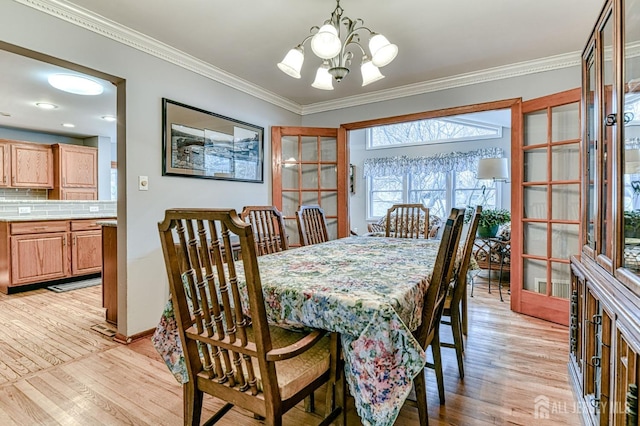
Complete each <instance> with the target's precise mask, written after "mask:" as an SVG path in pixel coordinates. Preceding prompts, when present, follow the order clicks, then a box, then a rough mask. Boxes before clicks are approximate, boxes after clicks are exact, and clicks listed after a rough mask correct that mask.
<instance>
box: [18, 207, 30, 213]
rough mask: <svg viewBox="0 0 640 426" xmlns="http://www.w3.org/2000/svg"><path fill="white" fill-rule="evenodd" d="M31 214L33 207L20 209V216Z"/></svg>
mask: <svg viewBox="0 0 640 426" xmlns="http://www.w3.org/2000/svg"><path fill="white" fill-rule="evenodd" d="M29 213H31V207H18V214H29Z"/></svg>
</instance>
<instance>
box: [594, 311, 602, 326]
mask: <svg viewBox="0 0 640 426" xmlns="http://www.w3.org/2000/svg"><path fill="white" fill-rule="evenodd" d="M592 322H593V323H594V324H595V325H600V324H602V315H599V314H596V315H594V316H593V317H592Z"/></svg>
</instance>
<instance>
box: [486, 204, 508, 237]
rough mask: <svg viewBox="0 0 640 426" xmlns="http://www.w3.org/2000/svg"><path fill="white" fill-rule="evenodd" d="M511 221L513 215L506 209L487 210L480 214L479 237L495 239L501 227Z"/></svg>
mask: <svg viewBox="0 0 640 426" xmlns="http://www.w3.org/2000/svg"><path fill="white" fill-rule="evenodd" d="M510 221H511V213H509V210H505V209H487V210H482V212H481V213H480V220H479V221H478V236H479V237H480V238H489V237H495V236H496V234H497V232H498V229H499V228H500V225H502V224H504V223H508V222H510Z"/></svg>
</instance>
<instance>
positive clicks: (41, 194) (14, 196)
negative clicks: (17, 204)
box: [0, 188, 47, 201]
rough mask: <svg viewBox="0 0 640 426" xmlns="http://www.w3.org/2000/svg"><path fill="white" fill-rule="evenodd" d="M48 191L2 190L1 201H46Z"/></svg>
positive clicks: (0, 190)
mask: <svg viewBox="0 0 640 426" xmlns="http://www.w3.org/2000/svg"><path fill="white" fill-rule="evenodd" d="M46 199H47V190H46V189H27V188H0V200H10V201H18V200H46Z"/></svg>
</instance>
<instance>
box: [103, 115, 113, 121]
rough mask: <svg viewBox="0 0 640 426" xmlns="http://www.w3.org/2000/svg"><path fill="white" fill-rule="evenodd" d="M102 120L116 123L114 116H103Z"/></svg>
mask: <svg viewBox="0 0 640 426" xmlns="http://www.w3.org/2000/svg"><path fill="white" fill-rule="evenodd" d="M102 119H103V120H105V121H116V118H115V117H114V116H113V115H103V116H102Z"/></svg>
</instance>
